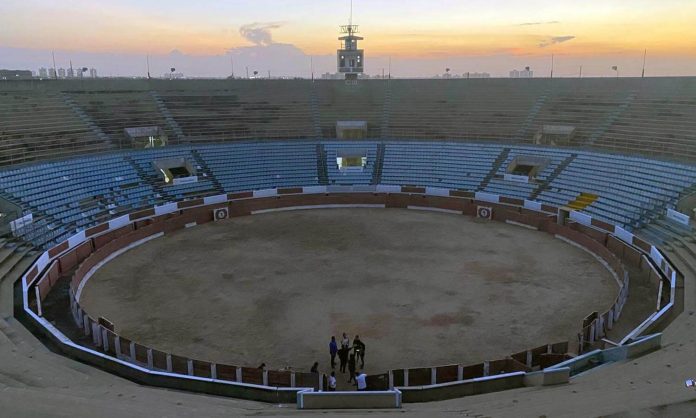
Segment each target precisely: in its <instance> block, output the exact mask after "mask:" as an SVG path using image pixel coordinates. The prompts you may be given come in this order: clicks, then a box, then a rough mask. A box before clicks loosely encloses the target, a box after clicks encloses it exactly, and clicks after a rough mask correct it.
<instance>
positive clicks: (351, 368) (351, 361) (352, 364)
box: [348, 353, 355, 383]
mask: <svg viewBox="0 0 696 418" xmlns="http://www.w3.org/2000/svg"><path fill="white" fill-rule="evenodd" d="M348 375H349V376H350V380H349V381H348V383H353V381H355V353H353V354H351V355H350V357H349V358H348Z"/></svg>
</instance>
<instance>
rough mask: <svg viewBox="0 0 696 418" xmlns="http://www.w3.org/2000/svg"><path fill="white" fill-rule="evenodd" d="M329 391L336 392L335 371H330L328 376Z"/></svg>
mask: <svg viewBox="0 0 696 418" xmlns="http://www.w3.org/2000/svg"><path fill="white" fill-rule="evenodd" d="M329 392H336V372H331V376H329Z"/></svg>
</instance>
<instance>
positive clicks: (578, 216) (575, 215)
mask: <svg viewBox="0 0 696 418" xmlns="http://www.w3.org/2000/svg"><path fill="white" fill-rule="evenodd" d="M570 219H571V220H573V221H575V222H577V223H580V224H583V225H587V226H591V225H592V217H591V216H590V215H587V214H584V213H582V212H578V211H576V210H573V211H571V212H570Z"/></svg>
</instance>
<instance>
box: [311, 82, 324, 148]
mask: <svg viewBox="0 0 696 418" xmlns="http://www.w3.org/2000/svg"><path fill="white" fill-rule="evenodd" d="M309 108H310V112H311V114H312V126H313V127H314V138H315V139H318V140H321V139H322V132H321V115H320V113H319V98H318V97H317V89H316V87H315V83H314V82H313V83H312V91H311V95H310V98H309Z"/></svg>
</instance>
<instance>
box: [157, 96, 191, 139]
mask: <svg viewBox="0 0 696 418" xmlns="http://www.w3.org/2000/svg"><path fill="white" fill-rule="evenodd" d="M150 96H151V97H152V99H153V100H154V101H155V106H157V110H158V111H159V112H160V114H161V115H162V117H163V118H164V120H165V121H166V122H167V125H168V127H169V129H170V130H171V131H172V132H174V136H175V137H176V138H175V139H176V141H177V143H179V144H181V143H183V142H185V138H184V136H185V135H184V131H183V129H181V126H179V124H178V123H177V122H176V120H174V116H172V114H171V112H170V111H169V109H167V105H165V104H164V100H162V98H161V97H160V95H159V94H158V93H157V92H156V91H154V90H151V91H150Z"/></svg>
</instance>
